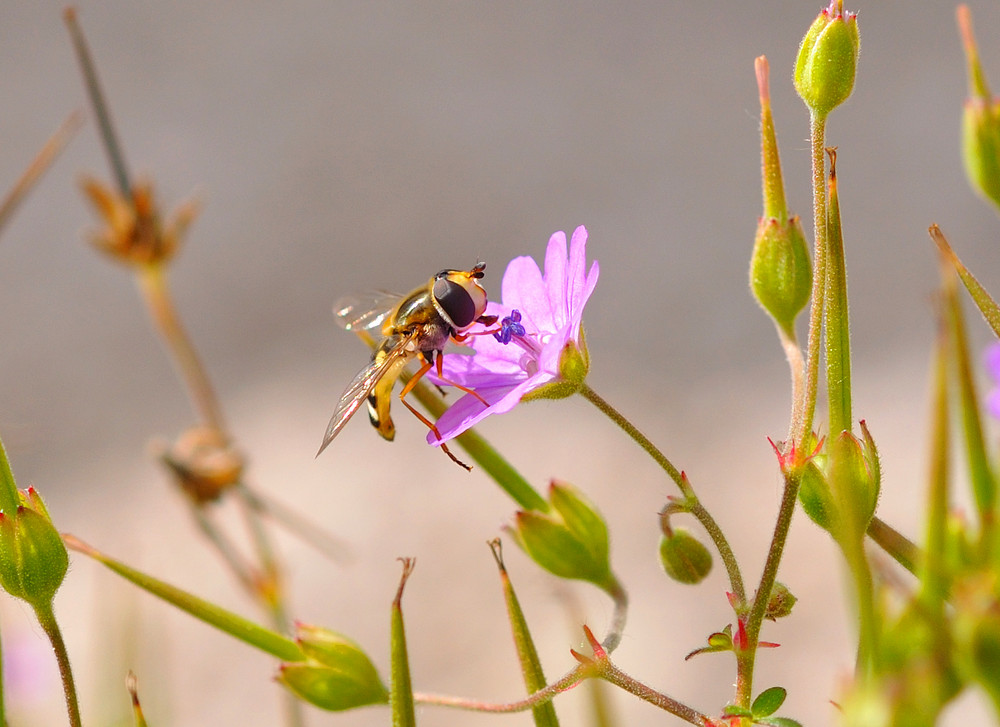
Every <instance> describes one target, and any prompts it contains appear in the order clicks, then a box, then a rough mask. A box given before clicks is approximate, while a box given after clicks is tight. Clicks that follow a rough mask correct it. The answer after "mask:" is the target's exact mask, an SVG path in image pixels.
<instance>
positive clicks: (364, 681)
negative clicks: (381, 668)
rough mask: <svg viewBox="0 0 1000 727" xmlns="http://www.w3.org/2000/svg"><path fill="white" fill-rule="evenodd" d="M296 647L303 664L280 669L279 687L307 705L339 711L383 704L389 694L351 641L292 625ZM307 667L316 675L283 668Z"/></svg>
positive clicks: (358, 648) (318, 629)
mask: <svg viewBox="0 0 1000 727" xmlns="http://www.w3.org/2000/svg"><path fill="white" fill-rule="evenodd" d="M296 638H297V641H298V644H299V647H300V648H301V649H302V651H303V653H304V654H305V655H306V657H307V659H308V662H307V664H292V665H285V666H283V667H282V676H284V675H285V674H286V673H287V674H289V676H288V678H287V679H283V680H282V681H283V683H285V684H287V685H288V686H289V688H290V689H292V691H294V692H295V693H296V694H298V695H299V696H300V697H302V698H303V699H305V700H307V701H308V702H310V703H312V704H315V705H316V706H318V707H322V708H323V709H330V710H342V709H351V708H353V707H360V706H363V705H366V704H385V703H387V702H388V701H389V690H388V689H387V688H386V686H385V684H384V683H383V682H382V678H381V677H380V676H379V673H378V670H377V669H376V668H375V665H374V664H373V663H372V661H371V659H369V658H368V655H367V654H366V653H365V652H364V651H363V650H362V649H361V647H360V646H358V645H357V644H356V643H355V642H354V641H352V640H351V639H349V638H347V637H346V636H344V635H343V634H339V633H337V632H336V631H331V630H330V629H326V628H323V627H321V626H310V625H307V624H297V625H296ZM300 666H310V667H314V668H315V669H318V670H319V671H318V672H312V671H305V670H293V671H289V669H288V668H286V667H300Z"/></svg>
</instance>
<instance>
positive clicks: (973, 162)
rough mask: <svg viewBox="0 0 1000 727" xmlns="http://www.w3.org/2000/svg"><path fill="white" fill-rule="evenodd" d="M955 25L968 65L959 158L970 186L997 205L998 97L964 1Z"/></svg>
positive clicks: (999, 163) (999, 175)
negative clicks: (994, 95)
mask: <svg viewBox="0 0 1000 727" xmlns="http://www.w3.org/2000/svg"><path fill="white" fill-rule="evenodd" d="M958 27H959V30H960V32H961V34H962V45H963V46H964V47H965V59H966V62H967V64H968V69H969V70H968V73H969V98H968V99H967V100H966V101H965V107H964V108H963V111H962V161H963V163H964V164H965V173H966V174H967V175H968V177H969V184H971V185H972V188H973V189H974V190H975V191H976V192H977V193H978V194H980V195H982V197H983V198H984V199H987V200H989V201H990V202H992V203H993V204H995V205H997V206H1000V101H998V100H997V99H994V98H992V97H991V95H990V89H989V86H988V85H987V84H986V74H985V73H983V67H982V65H981V64H980V62H979V49H978V48H977V47H976V39H975V36H974V35H973V34H972V14H971V13H970V12H969V8H968V7H967V6H965V5H960V6H959V7H958Z"/></svg>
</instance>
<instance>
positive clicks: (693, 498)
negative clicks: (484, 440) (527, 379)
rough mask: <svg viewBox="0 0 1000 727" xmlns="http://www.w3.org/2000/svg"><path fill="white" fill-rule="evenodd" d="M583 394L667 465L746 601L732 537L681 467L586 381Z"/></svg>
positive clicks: (687, 506) (733, 585) (736, 592)
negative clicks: (732, 545)
mask: <svg viewBox="0 0 1000 727" xmlns="http://www.w3.org/2000/svg"><path fill="white" fill-rule="evenodd" d="M580 394H582V395H583V397H584V398H585V399H586V400H587V401H589V402H590V403H591V404H593V405H594V406H596V407H597V408H598V409H599V410H600V411H601V412H602V413H603V414H604V415H606V416H607V417H608V418H609V419H611V421H613V422H614V423H615V424H617V425H618V426H619V427H621V428H622V430H623V431H624V432H625V433H626V434H627V435H628V436H629V437H631V439H632V440H633V441H634V442H635V443H636V444H638V445H639V446H640V447H642V449H643V450H644V451H645V452H646V453H647V454H648V455H649V456H650V457H652V458H653V460H654V461H655V462H656V463H657V464H658V465H660V467H662V468H663V470H664V471H665V472H666V473H667V475H668V476H669V477H670V479H672V480H673V481H674V482H675V483H676V484H677V487H678V488H680V491H681V493H682V494H683V495H684V499H685V502H684V507H683V509H684V510H685V511H686V512H689V513H691V515H693V516H694V517H695V518H696V519H697V520H698V522H700V523H701V525H702V527H704V528H705V531H706V532H707V533H708V536H709V537H710V538H711V539H712V542H713V543H714V544H715V547H716V550H718V551H719V557H720V558H721V559H722V562H723V565H724V566H725V568H726V573H727V574H728V575H729V585H730V587H731V588H732V589H733V594H734V595H735V596H736V597H737V599H739V601H740V603H745V602H746V589H745V588H744V586H743V576H742V574H741V573H740V567H739V563H737V562H736V555H735V554H734V553H733V549H732V548H731V547H730V545H729V541H728V540H727V539H726V536H725V534H724V533H723V532H722V528H720V527H719V524H718V523H717V522H716V521H715V518H713V517H712V515H711V513H709V512H708V510H706V509H705V506H704V505H702V504H701V501H700V500H699V499H698V496H697V494H695V491H694V488H693V487H692V486H691V483H690V482H689V481H688V479H687V477H685V476H684V475H683V474H682V473H681V472H680V470H678V469H677V468H676V467H674V465H673V463H672V462H671V461H670V460H669V459H667V457H666V455H664V454H663V452H661V451H660V449H659V448H658V447H657V446H656V445H655V444H653V443H652V442H651V441H650V440H649V438H648V437H647V436H646V435H645V434H643V433H642V432H641V431H639V429H638V428H637V427H636V426H635V425H634V424H632V422H630V421H629V420H628V419H626V418H625V417H624V416H623V415H622V414H621V412H619V411H618V410H617V409H615V408H614V407H613V406H611V404H609V403H608V402H607V401H605V400H604V399H603V398H602V397H601V396H600V395H599V394H598V393H597V392H596V391H594V390H593V389H591V388H590V387H589V386H587V385H586V384H584V385H583V387H582V388H581V389H580Z"/></svg>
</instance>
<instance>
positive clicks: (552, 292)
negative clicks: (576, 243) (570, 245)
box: [505, 231, 569, 328]
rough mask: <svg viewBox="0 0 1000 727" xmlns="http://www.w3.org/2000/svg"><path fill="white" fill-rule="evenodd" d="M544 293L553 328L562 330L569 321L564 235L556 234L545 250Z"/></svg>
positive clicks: (562, 233) (550, 239) (563, 233)
mask: <svg viewBox="0 0 1000 727" xmlns="http://www.w3.org/2000/svg"><path fill="white" fill-rule="evenodd" d="M544 277H545V291H546V294H547V295H548V299H549V305H550V306H551V309H552V323H553V327H554V328H562V327H563V326H565V325H566V323H567V322H568V320H569V310H568V306H567V300H568V299H567V297H566V233H565V232H562V231H560V232H557V233H555V234H554V235H552V237H550V238H549V245H548V247H546V248H545V276H544ZM505 300H506V299H505Z"/></svg>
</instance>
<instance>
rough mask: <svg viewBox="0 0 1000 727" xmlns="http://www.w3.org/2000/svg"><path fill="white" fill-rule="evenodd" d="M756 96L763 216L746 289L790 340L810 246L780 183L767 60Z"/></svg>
mask: <svg viewBox="0 0 1000 727" xmlns="http://www.w3.org/2000/svg"><path fill="white" fill-rule="evenodd" d="M754 68H755V70H756V73H757V89H758V92H759V95H760V165H761V180H762V188H763V197H764V214H763V215H762V216H761V217H760V219H759V220H758V222H757V235H756V237H755V238H754V245H753V256H752V257H751V259H750V289H751V291H753V295H754V297H755V298H756V299H757V302H758V303H760V306H761V307H762V308H763V309H764V310H766V311H767V312H768V313H769V314H770V315H771V317H772V318H774V320H775V322H776V323H777V324H778V325H779V326H780V327H781V328H782V329H783V330H784V331H785V334H786V335H788V336H789V337H790V338H794V325H795V317H796V316H797V315H798V314H799V312H800V311H801V310H802V308H803V307H805V305H806V303H808V302H809V294H810V292H811V291H812V264H811V262H810V260H809V246H808V245H807V244H806V238H805V235H803V234H802V226H801V225H800V224H799V218H798V217H795V216H790V215H789V214H788V207H787V205H786V204H785V182H784V180H783V179H782V176H781V158H780V156H779V154H778V139H777V135H776V133H775V131H774V117H773V115H772V114H771V91H770V81H769V74H770V70H769V66H768V63H767V58H765V57H764V56H760V57H759V58H757V60H756V61H755V62H754Z"/></svg>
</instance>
